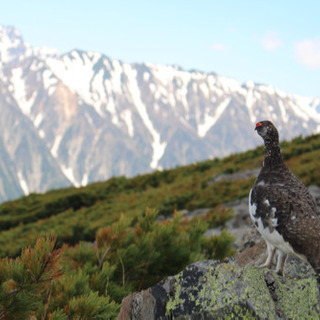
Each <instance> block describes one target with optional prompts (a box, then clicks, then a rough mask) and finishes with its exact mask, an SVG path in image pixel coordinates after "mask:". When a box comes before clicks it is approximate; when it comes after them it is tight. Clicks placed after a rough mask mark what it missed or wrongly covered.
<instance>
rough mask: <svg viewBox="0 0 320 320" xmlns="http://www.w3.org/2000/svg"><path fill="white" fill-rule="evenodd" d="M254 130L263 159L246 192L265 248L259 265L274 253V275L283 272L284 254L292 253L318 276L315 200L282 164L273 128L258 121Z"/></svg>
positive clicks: (319, 257)
mask: <svg viewBox="0 0 320 320" xmlns="http://www.w3.org/2000/svg"><path fill="white" fill-rule="evenodd" d="M256 130H257V132H258V134H259V135H260V136H261V137H262V138H263V140H264V144H265V158H264V164H263V167H262V169H261V171H260V174H259V176H258V178H257V180H256V182H255V184H254V186H253V188H252V189H251V191H250V199H249V208H250V215H251V218H252V220H253V221H254V223H255V225H256V226H257V227H258V229H259V231H260V233H261V234H262V236H263V237H264V239H265V240H266V242H267V245H268V259H267V261H266V263H265V264H264V265H263V266H268V267H270V266H271V264H272V258H273V255H274V254H275V251H276V250H278V252H279V259H278V265H277V272H278V273H283V265H284V261H285V258H286V256H287V254H295V255H297V256H298V257H300V258H301V259H303V260H306V261H308V262H309V263H310V264H311V266H312V267H313V268H314V270H315V271H316V272H317V274H320V219H319V217H318V215H319V211H318V209H317V207H316V204H315V201H314V199H313V197H312V196H311V195H310V193H309V192H308V189H307V188H306V187H305V186H304V185H303V183H302V182H301V181H299V180H298V179H297V178H296V177H295V175H294V174H293V173H292V172H291V171H290V169H289V168H288V167H287V166H286V164H285V163H284V161H283V157H282V154H281V150H280V146H279V135H278V131H277V129H276V128H275V126H274V125H273V124H272V123H271V122H270V121H261V122H258V123H257V125H256Z"/></svg>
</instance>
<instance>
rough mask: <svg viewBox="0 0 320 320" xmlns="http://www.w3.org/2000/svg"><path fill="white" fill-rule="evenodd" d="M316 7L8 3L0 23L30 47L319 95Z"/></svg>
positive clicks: (154, 0)
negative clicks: (99, 55)
mask: <svg viewBox="0 0 320 320" xmlns="http://www.w3.org/2000/svg"><path fill="white" fill-rule="evenodd" d="M319 14H320V1H316V0H312V1H310V0H304V1H294V0H290V1H287V0H269V1H256V0H255V1H253V0H250V1H249V0H248V1H246V0H242V1H236V0H229V1H228V0H226V1H222V0H220V1H216V0H207V1H204V0H197V1H189V0H161V1H158V0H116V1H115V0H113V1H109V0H101V1H98V0H91V1H81V0H77V1H74V0H64V1H62V0H55V1H43V0H41V1H40V0H39V1H38V0H29V1H24V0H20V1H18V0H10V1H0V24H1V25H3V26H13V27H15V28H17V29H18V30H19V31H20V33H21V35H22V36H23V38H24V40H25V41H26V42H28V43H29V44H30V45H31V46H32V47H50V48H56V49H58V51H59V52H61V53H66V52H68V51H70V50H72V49H81V50H85V51H95V52H100V53H103V54H105V55H107V56H108V57H110V58H113V59H119V60H122V61H124V62H128V63H142V62H149V63H153V64H165V65H168V64H170V65H171V64H174V65H178V66H180V67H181V68H183V69H185V70H199V71H203V72H214V73H216V74H218V75H220V76H225V77H230V78H233V79H236V80H237V81H239V82H241V83H244V82H246V81H253V82H255V83H259V84H267V85H272V86H273V87H275V88H277V89H279V90H282V91H284V92H287V93H292V94H298V95H302V96H311V97H320V20H319Z"/></svg>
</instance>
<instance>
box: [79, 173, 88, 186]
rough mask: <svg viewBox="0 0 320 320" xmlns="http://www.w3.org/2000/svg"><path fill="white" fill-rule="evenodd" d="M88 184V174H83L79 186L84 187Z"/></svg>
mask: <svg viewBox="0 0 320 320" xmlns="http://www.w3.org/2000/svg"><path fill="white" fill-rule="evenodd" d="M87 184H88V174H87V173H85V174H84V175H83V177H82V180H81V186H82V187H85V186H86V185H87Z"/></svg>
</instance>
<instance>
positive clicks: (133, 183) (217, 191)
mask: <svg viewBox="0 0 320 320" xmlns="http://www.w3.org/2000/svg"><path fill="white" fill-rule="evenodd" d="M282 149H283V154H284V158H285V160H286V163H287V164H288V165H289V167H290V168H291V169H292V170H293V171H294V173H295V174H296V175H297V176H298V177H299V178H300V179H301V180H302V181H303V182H304V183H305V184H307V185H310V184H320V170H319V169H320V162H319V160H318V159H320V135H313V136H309V137H307V138H300V137H299V138H296V139H294V140H293V141H292V142H290V143H289V142H283V143H282ZM263 154H264V149H263V147H258V148H256V149H254V150H250V151H247V152H245V153H241V154H235V155H231V156H229V157H226V158H224V159H214V160H207V161H204V162H201V163H197V164H192V165H188V166H184V167H178V168H176V169H172V170H164V171H161V172H158V171H157V172H154V173H152V174H145V175H141V176H137V177H134V178H130V179H127V178H125V177H118V178H112V179H109V180H107V181H105V182H99V183H93V184H91V185H88V186H86V187H83V188H78V189H76V188H68V189H59V190H53V191H50V192H47V193H45V194H31V195H29V196H27V197H23V198H21V199H18V200H16V201H10V202H6V203H3V204H2V205H0V230H1V233H0V256H2V257H3V256H16V255H17V254H19V252H20V250H21V248H22V247H25V246H26V245H27V244H31V243H33V242H34V241H35V239H36V238H38V237H40V236H44V235H46V234H48V233H54V234H56V235H57V236H58V240H59V241H60V242H61V243H62V242H67V243H71V244H75V243H78V242H79V241H80V240H90V241H91V240H93V239H94V237H95V233H96V231H97V229H98V228H99V227H102V226H107V225H110V224H111V223H113V222H115V221H117V220H118V218H119V216H120V214H121V213H124V214H126V215H128V216H130V217H133V218H135V217H138V216H139V215H141V214H143V212H144V211H145V209H146V207H151V208H157V209H158V210H159V211H160V214H164V215H167V214H170V213H172V212H173V211H174V209H178V210H181V209H189V210H192V209H196V208H205V207H215V206H217V205H219V204H221V203H224V202H227V201H231V200H234V199H238V198H242V197H244V196H246V195H247V194H248V192H249V190H250V188H251V186H252V184H253V182H254V179H248V180H238V181H235V182H230V181H221V182H217V183H208V182H212V180H213V176H215V175H218V174H222V173H234V172H238V171H243V170H247V169H252V168H257V167H260V166H261V164H262V159H263Z"/></svg>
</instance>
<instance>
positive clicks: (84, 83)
mask: <svg viewBox="0 0 320 320" xmlns="http://www.w3.org/2000/svg"><path fill="white" fill-rule="evenodd" d="M21 32H23V30H21ZM0 47H1V51H0V125H1V128H2V131H1V135H0V201H1V202H2V201H5V200H9V199H15V198H18V197H20V196H22V195H26V194H29V193H33V192H45V191H47V190H50V189H52V188H62V187H68V186H71V185H74V186H77V187H79V186H85V185H87V184H88V183H92V182H95V181H104V180H106V179H108V178H110V177H112V176H121V175H125V176H126V177H132V176H136V175H137V174H142V173H147V172H151V171H153V170H157V169H168V168H174V167H175V166H177V165H186V164H190V163H194V162H198V161H203V160H205V159H212V158H215V157H223V156H226V155H229V154H231V153H235V152H240V151H245V150H248V149H250V148H253V147H255V146H257V144H259V143H260V141H259V139H258V138H257V137H256V136H255V135H253V133H252V128H253V127H254V124H255V122H256V121H260V120H263V119H265V118H267V119H270V120H273V121H274V122H275V124H276V125H277V128H278V129H279V132H280V135H281V137H282V139H292V138H294V137H296V136H298V135H303V136H305V135H308V134H312V133H315V132H318V131H319V125H320V113H319V106H320V100H319V98H312V97H310V98H309V97H300V96H297V95H290V94H286V93H284V92H281V91H279V90H277V89H276V88H273V87H272V86H270V85H265V84H256V83H252V82H251V81H247V82H246V83H239V82H237V81H236V80H234V79H232V78H227V77H224V76H223V75H217V74H215V73H213V72H212V73H205V72H200V71H196V70H190V71H188V70H183V69H181V68H179V67H178V66H170V65H169V66H166V65H153V64H150V63H126V62H123V61H119V60H117V59H112V58H110V57H108V56H107V55H105V54H102V53H97V52H89V51H81V50H72V51H70V52H67V53H59V52H57V51H56V50H48V49H43V48H42V49H41V48H33V47H32V45H30V44H28V43H27V42H26V41H24V39H23V37H22V36H21V34H20V33H19V31H18V30H16V29H15V28H12V27H1V26H0ZM212 67H213V70H214V67H215V66H212ZM248 80H249V79H248ZM239 133H241V134H239Z"/></svg>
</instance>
